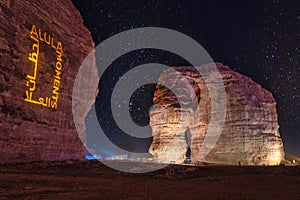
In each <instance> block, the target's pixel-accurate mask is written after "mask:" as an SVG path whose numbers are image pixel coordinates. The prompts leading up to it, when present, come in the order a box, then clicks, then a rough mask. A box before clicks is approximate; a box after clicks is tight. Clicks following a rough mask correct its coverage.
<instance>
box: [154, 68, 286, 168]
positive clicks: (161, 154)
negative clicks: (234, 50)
mask: <svg viewBox="0 0 300 200" xmlns="http://www.w3.org/2000/svg"><path fill="white" fill-rule="evenodd" d="M213 65H214V64H206V65H203V66H200V67H199V68H202V71H205V72H207V73H208V75H209V76H211V77H214V76H217V74H218V73H220V75H221V79H220V80H219V81H218V80H216V81H211V82H208V83H205V81H204V79H203V77H202V76H200V75H199V73H198V72H197V70H196V69H195V68H193V67H173V69H175V70H176V71H178V72H179V73H178V72H176V71H174V70H171V69H170V70H166V71H164V72H163V73H162V75H161V76H160V78H159V82H158V84H162V85H168V88H167V87H163V86H160V85H158V86H157V89H156V92H155V95H154V103H155V104H159V105H160V106H155V107H154V108H153V109H152V110H151V112H150V125H151V128H152V131H153V142H152V145H151V146H150V148H149V152H150V153H152V154H153V155H154V157H155V159H156V161H158V162H171V161H175V162H177V163H182V162H184V160H185V159H186V152H187V148H188V147H190V149H191V155H190V157H191V160H192V161H194V162H196V161H202V162H211V163H222V164H234V165H236V164H247V165H263V164H266V165H277V164H280V162H281V161H282V160H283V159H284V151H283V144H282V140H281V138H280V134H279V131H278V128H279V125H278V119H277V112H276V102H275V100H274V98H273V96H272V94H271V93H270V92H269V91H267V90H265V89H264V88H262V87H261V86H260V85H259V84H257V83H255V82H254V81H253V80H251V79H250V78H248V77H246V76H244V75H241V74H239V73H237V72H234V71H232V70H231V69H230V68H229V67H228V66H224V65H223V64H221V63H216V66H217V68H218V70H216V71H215V70H210V69H212V66H213ZM182 76H183V77H184V78H185V79H186V80H187V82H185V81H184V80H183V78H182ZM187 83H188V84H187ZM209 84H210V86H211V88H217V87H216V86H217V85H219V84H224V88H225V96H226V100H225V98H224V100H225V105H226V109H223V110H222V112H225V113H224V114H225V118H224V119H225V121H224V126H223V128H222V131H221V132H220V136H219V138H218V140H217V143H216V144H215V145H213V146H212V150H211V151H210V153H209V154H207V155H206V156H205V157H202V156H201V151H200V149H201V145H203V141H204V138H205V136H206V135H207V131H208V127H209V125H210V123H211V121H212V115H214V114H216V113H212V102H211V99H212V98H211V97H210V93H209V90H208V85H209ZM176 94H177V95H176ZM178 94H179V95H178ZM216 94H217V95H218V92H216ZM214 95H215V94H214ZM215 100H217V101H218V100H220V101H221V99H220V98H216V99H215ZM180 102H181V104H182V105H181V106H180V105H179V103H180ZM218 104H220V103H219V102H216V105H218ZM197 105H198V106H199V107H198V106H197ZM197 107H198V108H199V109H198V110H197ZM181 116H184V117H181ZM214 123H215V122H214ZM217 123H218V121H217ZM187 128H189V129H190V130H189V131H186V130H187ZM213 129H214V127H212V130H213ZM212 132H214V130H213V131H212ZM187 133H189V134H190V138H189V140H190V141H188V139H187ZM214 134H215V133H214ZM189 143H191V144H190V145H189ZM170 144H171V145H170ZM208 144H209V143H208ZM204 148H205V147H204Z"/></svg>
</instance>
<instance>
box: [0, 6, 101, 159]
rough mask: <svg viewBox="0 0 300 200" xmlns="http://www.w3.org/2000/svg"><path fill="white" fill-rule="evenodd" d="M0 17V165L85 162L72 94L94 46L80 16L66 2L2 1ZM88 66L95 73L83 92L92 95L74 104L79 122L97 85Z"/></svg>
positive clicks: (84, 83)
mask: <svg viewBox="0 0 300 200" xmlns="http://www.w3.org/2000/svg"><path fill="white" fill-rule="evenodd" d="M0 18H1V20H0V30H1V32H0V34H1V38H0V44H1V45H0V48H1V51H0V57H1V69H0V162H1V163H5V162H27V161H35V160H65V159H84V146H83V144H82V142H81V140H80V139H79V137H78V134H77V131H76V129H75V126H74V122H73V116H72V91H73V84H74V80H75V78H76V75H77V72H78V69H79V67H80V65H81V63H82V61H83V60H84V58H85V57H86V56H87V55H88V54H89V53H90V51H91V50H92V49H93V48H94V43H93V40H92V37H91V35H90V32H89V31H88V30H87V28H86V27H85V26H84V25H83V21H82V18H81V15H80V13H79V12H78V11H77V10H76V8H75V7H74V5H73V4H72V2H71V1H70V0H55V1H47V0H40V1H34V0H26V1H17V0H5V1H1V2H0ZM89 64H90V67H91V69H93V70H94V71H95V73H94V74H92V75H91V76H89V77H88V79H87V80H86V81H85V82H83V83H82V90H83V93H84V94H90V95H82V96H81V97H78V98H76V99H75V104H74V105H75V106H76V105H77V106H79V107H80V108H79V109H78V110H80V111H81V113H80V114H79V116H81V118H82V121H83V122H84V117H85V115H86V113H87V112H88V110H89V109H90V105H91V103H92V102H93V101H94V98H95V88H96V87H97V84H98V77H97V70H96V65H95V60H90V62H89ZM88 85H95V88H90V87H89V88H87V86H88ZM85 90H91V91H90V92H88V93H87V92H84V91H85ZM83 124H84V123H83ZM81 128H83V129H84V126H83V127H81Z"/></svg>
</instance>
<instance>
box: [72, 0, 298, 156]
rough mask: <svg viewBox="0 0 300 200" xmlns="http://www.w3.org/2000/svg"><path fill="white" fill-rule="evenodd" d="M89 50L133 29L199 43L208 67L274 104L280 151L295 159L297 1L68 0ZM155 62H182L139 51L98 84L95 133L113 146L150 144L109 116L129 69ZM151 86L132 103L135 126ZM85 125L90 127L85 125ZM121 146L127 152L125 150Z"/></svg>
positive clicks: (144, 115)
mask: <svg viewBox="0 0 300 200" xmlns="http://www.w3.org/2000/svg"><path fill="white" fill-rule="evenodd" d="M73 3H74V4H75V6H76V7H77V9H78V10H79V11H80V12H81V14H82V17H83V20H84V24H85V25H86V26H87V27H88V29H89V30H90V31H91V33H92V37H93V39H94V42H95V44H96V45H97V44H99V43H101V42H102V41H103V40H105V39H107V38H109V37H110V36H113V35H115V34H117V33H119V32H122V31H125V30H129V29H134V28H139V27H149V26H154V27H164V28H169V29H173V30H176V31H179V32H182V33H184V34H186V35H188V36H190V37H191V38H193V39H195V40H196V41H197V42H198V43H199V44H201V45H202V46H203V47H204V48H205V49H206V51H207V52H208V53H209V54H210V55H211V57H212V58H213V60H214V61H218V62H222V63H224V64H226V65H229V66H230V67H231V68H232V69H233V70H235V71H237V72H239V73H241V74H244V75H246V76H249V77H251V78H252V79H253V80H254V81H255V82H257V83H259V84H260V85H262V87H264V88H266V89H267V90H269V91H271V92H272V93H273V95H274V97H275V99H276V101H277V111H278V115H279V125H280V133H281V137H282V139H283V142H284V147H285V150H286V151H287V152H289V153H292V154H295V155H298V156H300V145H299V144H300V123H299V122H300V121H299V120H300V63H299V61H300V2H299V1H297V0H294V1H279V0H274V1H260V0H257V1H227V0H226V1H225V0H220V1H206V2H205V1H186V2H183V1H162V0H155V1H141V0H131V1H111V0H98V1H97V0H94V1H92V0H90V1H85V0H73ZM149 62H156V63H162V64H166V65H169V66H174V65H187V64H188V63H187V62H186V61H185V60H184V59H182V58H180V57H178V56H176V55H173V54H171V53H169V52H165V51H161V50H151V49H145V50H138V51H134V52H131V53H129V54H126V55H124V56H122V57H120V58H119V59H117V60H116V61H115V62H114V63H112V65H111V66H110V67H109V68H108V70H106V71H105V73H104V75H105V76H103V77H102V78H101V79H100V82H99V88H100V93H99V95H98V97H97V101H96V110H97V116H98V119H99V121H100V124H101V127H102V128H103V130H105V133H106V134H107V135H108V136H109V138H110V139H111V140H112V141H114V143H115V144H117V145H119V146H122V148H125V149H127V150H131V151H136V152H144V151H146V150H147V148H148V145H149V144H150V143H151V138H149V139H143V140H141V139H139V140H137V139H132V138H128V136H126V134H124V133H122V131H121V130H120V129H119V128H118V127H117V126H116V124H115V123H114V120H113V119H112V117H111V111H110V98H111V93H112V90H113V87H114V85H115V84H116V82H117V81H118V79H119V78H120V77H121V76H122V75H123V74H124V73H126V72H127V71H128V70H129V69H131V68H133V67H135V66H138V65H141V64H145V63H149ZM154 88H155V85H145V86H141V87H140V88H139V89H138V90H137V91H136V92H135V93H134V94H133V96H132V98H131V100H130V102H129V105H130V106H129V107H130V108H129V109H130V113H131V116H132V117H133V120H134V121H135V122H136V123H137V124H139V125H142V126H143V125H147V123H148V121H149V116H148V109H149V108H150V106H151V104H152V95H153V92H154ZM87 123H88V121H87ZM124 146H125V147H124Z"/></svg>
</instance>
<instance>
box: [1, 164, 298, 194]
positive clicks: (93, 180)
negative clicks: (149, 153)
mask: <svg viewBox="0 0 300 200" xmlns="http://www.w3.org/2000/svg"><path fill="white" fill-rule="evenodd" d="M141 164H142V163H141ZM143 165H145V164H143ZM3 199H205V200H208V199H222V200H224V199H272V200H274V199H289V200H290V199H300V167H299V166H274V167H267V166H261V167H258V166H210V165H209V166H197V167H196V166H180V165H170V166H168V167H166V168H164V169H161V170H158V171H155V172H150V173H143V174H133V173H125V172H120V171H117V170H114V169H111V168H109V167H107V166H105V165H103V164H102V163H101V162H99V161H97V160H92V161H75V160H69V161H63V162H31V163H19V164H5V165H0V200H3Z"/></svg>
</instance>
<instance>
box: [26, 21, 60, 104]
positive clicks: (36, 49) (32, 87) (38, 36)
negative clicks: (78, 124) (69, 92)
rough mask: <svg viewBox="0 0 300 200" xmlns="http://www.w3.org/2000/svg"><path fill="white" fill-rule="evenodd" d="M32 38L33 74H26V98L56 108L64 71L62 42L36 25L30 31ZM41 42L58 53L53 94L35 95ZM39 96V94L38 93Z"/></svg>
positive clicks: (31, 57) (34, 102)
mask: <svg viewBox="0 0 300 200" xmlns="http://www.w3.org/2000/svg"><path fill="white" fill-rule="evenodd" d="M29 35H30V39H31V40H32V42H33V44H32V52H31V53H29V55H28V60H29V61H30V62H31V63H32V68H33V70H32V75H29V74H27V76H26V79H27V81H26V86H27V89H26V91H25V93H26V98H25V101H26V102H29V103H33V104H37V105H41V106H45V107H49V108H53V109H56V108H57V104H58V96H59V89H60V86H61V71H62V67H63V65H62V55H63V49H62V43H61V42H56V41H55V39H54V38H53V37H52V36H51V35H50V34H47V32H44V33H42V30H41V29H37V28H36V26H35V25H32V27H31V31H30V34H29ZM40 42H42V43H45V44H47V45H48V46H50V47H51V48H52V49H53V50H54V51H55V53H56V60H55V67H54V68H55V69H54V78H53V81H52V91H51V94H50V95H48V96H45V97H41V96H40V97H38V98H37V97H35V98H34V97H33V96H34V92H35V91H36V84H37V72H38V70H39V53H40ZM36 96H37V95H36Z"/></svg>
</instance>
